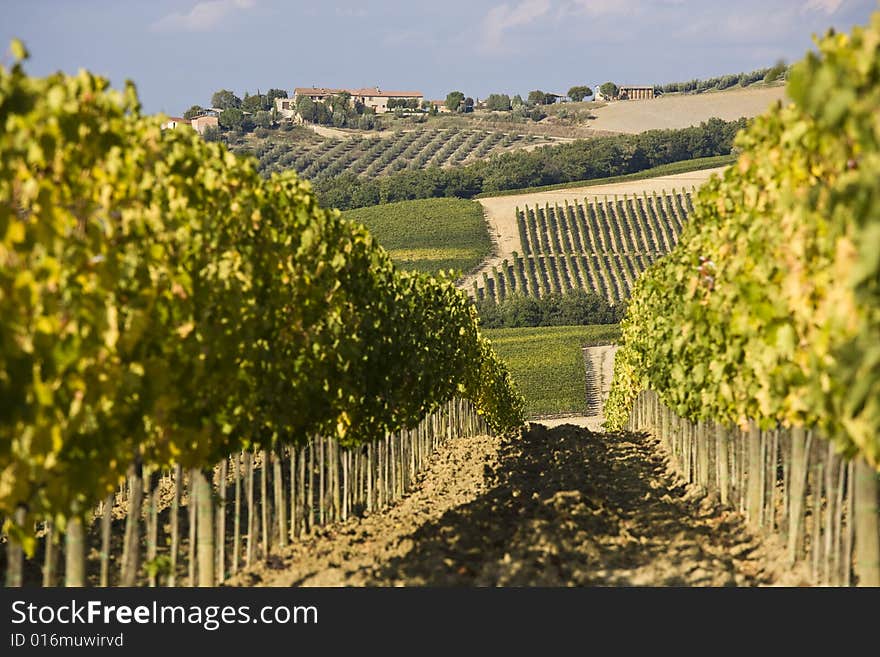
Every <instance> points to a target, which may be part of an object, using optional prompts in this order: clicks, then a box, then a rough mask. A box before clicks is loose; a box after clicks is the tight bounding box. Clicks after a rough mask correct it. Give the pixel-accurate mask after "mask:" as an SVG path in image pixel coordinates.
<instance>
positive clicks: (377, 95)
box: [163, 86, 654, 134]
mask: <svg viewBox="0 0 880 657" xmlns="http://www.w3.org/2000/svg"><path fill="white" fill-rule="evenodd" d="M341 94H348V96H349V97H350V101H351V102H352V103H355V102H358V103H361V104H362V105H363V106H364V107H368V108H370V109H372V110H373V111H374V112H376V113H377V114H384V113H385V112H389V111H391V110H393V109H394V108H395V107H401V106H409V107H412V108H413V109H416V108H419V109H423V108H429V107H433V108H435V109H436V110H437V111H438V112H448V111H449V108H447V107H446V104H445V102H444V101H442V100H430V101H427V102H426V101H425V95H424V94H423V93H422V92H421V91H388V90H386V89H380V88H379V87H365V88H361V89H331V88H328V87H296V88H295V89H294V90H293V97H291V98H276V99H275V111H276V112H277V115H278V116H280V117H282V118H285V119H296V118H297V112H296V106H297V102H298V101H299V99H300V98H308V99H309V100H312V101H315V102H323V101H326V100H328V99H330V98H331V97H332V96H338V95H341ZM550 95H552V96H556V97H557V98H564V97H563V96H560V95H557V94H550ZM653 97H654V88H653V87H638V86H622V87H620V88H619V90H618V92H617V95H616V96H615V97H614V98H605V97H604V96H603V95H602V93H601V92H598V91H597V93H596V98H597V99H598V100H643V99H650V98H653ZM222 111H223V110H222V109H219V108H216V107H209V108H207V109H205V110H204V113H203V114H202V115H200V116H197V117H194V118H192V119H184V118H182V117H177V116H173V117H171V118H170V119H169V120H168V121H166V122H165V123H164V124H163V127H165V128H176V127H177V126H179V125H189V126H190V127H192V128H193V129H194V130H195V131H196V132H198V133H199V134H204V132H205V130H206V129H207V128H208V127H215V128H216V127H217V126H218V118H219V116H220V112H222ZM245 113H246V114H247V112H245Z"/></svg>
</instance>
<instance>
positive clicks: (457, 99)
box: [446, 91, 464, 112]
mask: <svg viewBox="0 0 880 657" xmlns="http://www.w3.org/2000/svg"><path fill="white" fill-rule="evenodd" d="M463 100H464V94H463V93H462V92H460V91H450V92H449V93H448V94H447V95H446V107H448V108H449V110H450V111H452V112H457V111H458V108H459V106H460V105H461V103H462V101H463Z"/></svg>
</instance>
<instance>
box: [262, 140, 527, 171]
mask: <svg viewBox="0 0 880 657" xmlns="http://www.w3.org/2000/svg"><path fill="white" fill-rule="evenodd" d="M532 141H534V142H535V143H538V142H539V141H540V138H538V137H524V136H521V135H511V134H507V133H504V132H486V131H482V130H464V131H461V130H457V129H448V130H436V129H428V130H412V131H407V132H403V131H401V132H398V133H396V134H394V135H392V136H388V137H367V138H364V139H357V138H342V139H335V138H334V139H325V140H322V141H320V142H317V143H315V142H306V143H290V142H274V143H264V144H261V145H259V146H257V147H256V148H255V149H254V155H255V156H256V157H257V159H258V161H259V169H260V171H261V172H263V173H264V174H268V173H272V172H276V171H285V170H290V169H293V170H294V171H296V172H297V173H298V174H300V175H301V176H303V177H304V178H308V179H311V180H315V179H320V178H331V177H333V176H338V175H339V174H341V173H354V174H356V175H359V176H366V177H369V178H372V177H376V176H382V175H388V174H392V173H397V172H399V171H404V170H410V171H414V170H418V169H424V168H427V167H444V166H454V165H459V164H466V163H469V162H472V161H474V160H478V159H480V158H483V157H487V156H489V155H492V154H495V153H500V152H503V151H506V150H508V149H509V148H510V147H512V146H515V145H524V144H525V143H527V142H532Z"/></svg>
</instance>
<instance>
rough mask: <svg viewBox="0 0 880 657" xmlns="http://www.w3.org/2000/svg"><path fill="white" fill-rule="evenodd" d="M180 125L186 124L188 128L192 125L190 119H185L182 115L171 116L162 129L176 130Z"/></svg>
mask: <svg viewBox="0 0 880 657" xmlns="http://www.w3.org/2000/svg"><path fill="white" fill-rule="evenodd" d="M178 126H181V127H182V126H186V127H187V128H188V127H189V126H190V122H189V119H185V118H183V117H182V116H169V117H168V120H167V121H165V122H164V123H163V124H162V130H174V129H175V128H177V127H178Z"/></svg>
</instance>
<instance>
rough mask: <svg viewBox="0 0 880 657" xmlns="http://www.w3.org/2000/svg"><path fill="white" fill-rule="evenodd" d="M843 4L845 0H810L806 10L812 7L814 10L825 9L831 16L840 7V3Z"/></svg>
mask: <svg viewBox="0 0 880 657" xmlns="http://www.w3.org/2000/svg"><path fill="white" fill-rule="evenodd" d="M842 4H843V0H809V2H807V6H806V7H804V9H805V10H807V11H809V10H810V9H812V10H814V11H824V12H825V13H826V14H828V15H829V16H830V15H831V14H833V13H834V12H836V11H837V10H838V9H840V5H842Z"/></svg>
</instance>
